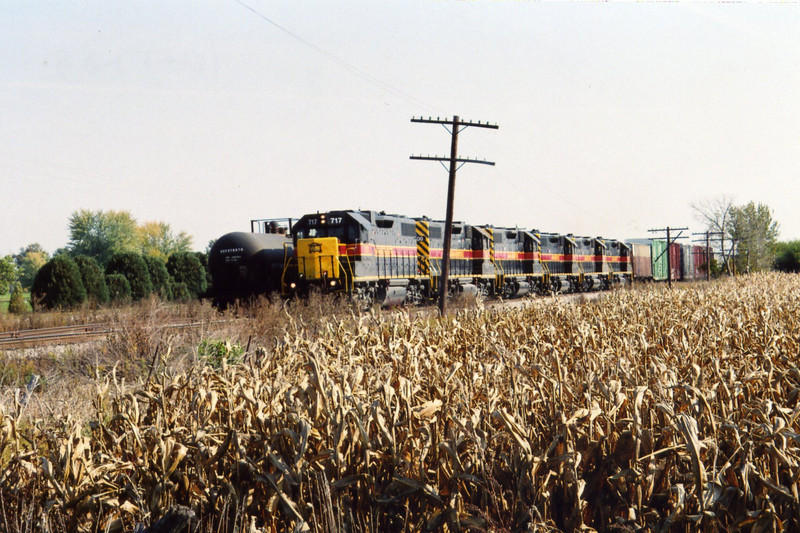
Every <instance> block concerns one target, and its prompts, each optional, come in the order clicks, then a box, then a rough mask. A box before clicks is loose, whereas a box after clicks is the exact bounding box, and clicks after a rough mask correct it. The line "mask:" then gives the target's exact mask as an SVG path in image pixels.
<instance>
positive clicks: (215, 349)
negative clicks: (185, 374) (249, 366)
mask: <svg viewBox="0 0 800 533" xmlns="http://www.w3.org/2000/svg"><path fill="white" fill-rule="evenodd" d="M197 356H198V357H199V358H200V360H202V361H205V362H206V364H208V365H209V366H212V367H214V368H220V367H221V366H222V362H223V361H225V363H226V364H237V363H241V362H242V358H243V357H244V346H242V345H241V344H239V343H238V342H234V343H231V341H229V340H227V341H221V340H211V339H203V340H202V341H201V342H200V345H199V346H198V347H197Z"/></svg>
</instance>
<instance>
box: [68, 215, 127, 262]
mask: <svg viewBox="0 0 800 533" xmlns="http://www.w3.org/2000/svg"><path fill="white" fill-rule="evenodd" d="M69 233H70V240H69V250H70V252H71V253H72V254H73V255H88V256H89V257H94V259H95V260H96V261H97V262H98V263H99V264H100V265H101V266H105V265H107V264H108V262H109V261H110V260H111V256H113V255H114V254H115V253H120V252H130V251H135V250H137V249H138V240H137V235H136V220H135V219H134V218H133V217H132V216H131V214H130V213H128V212H127V211H88V210H85V209H82V210H80V211H76V212H74V213H72V215H70V217H69Z"/></svg>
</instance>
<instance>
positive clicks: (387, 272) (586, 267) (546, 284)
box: [209, 210, 633, 305]
mask: <svg viewBox="0 0 800 533" xmlns="http://www.w3.org/2000/svg"><path fill="white" fill-rule="evenodd" d="M288 227H289V230H288V231H287V232H285V234H283V235H281V236H280V237H281V239H282V240H273V241H270V242H268V241H266V240H264V241H260V240H257V239H255V238H253V237H252V235H253V234H248V233H229V234H227V235H225V236H223V237H222V238H220V240H219V241H217V243H215V245H214V246H213V247H212V249H211V252H210V255H209V268H210V270H211V276H212V285H213V290H214V293H215V299H216V300H217V301H218V302H220V303H225V302H229V301H231V300H233V299H235V298H241V297H244V296H246V295H248V294H247V293H248V288H249V295H250V296H255V295H258V294H262V293H268V292H271V291H277V290H278V288H279V290H280V292H281V293H282V294H283V295H284V296H292V295H302V294H306V293H308V292H309V291H310V290H314V289H316V290H320V291H322V292H327V293H343V294H347V295H350V296H351V297H353V298H354V299H355V300H357V301H360V302H362V303H364V304H371V303H379V304H381V305H400V304H423V303H426V302H430V301H433V300H434V299H435V298H436V296H437V295H438V291H439V287H440V283H441V271H442V252H443V247H444V234H445V223H444V222H443V221H438V220H431V219H428V218H426V217H421V218H410V217H404V216H400V215H391V214H386V213H384V212H376V211H361V210H344V211H329V212H325V213H315V214H309V215H305V216H303V217H301V218H300V219H299V220H297V221H296V222H294V223H291V222H290V224H289V226H288ZM632 264H633V263H632V257H631V247H630V245H628V244H626V243H624V242H622V241H618V240H614V239H603V238H600V237H578V236H574V235H571V234H568V235H561V234H555V233H542V232H539V231H537V230H530V231H529V230H526V229H520V228H506V227H495V226H492V225H480V226H477V225H470V224H465V223H463V222H455V223H454V224H453V228H452V238H451V251H450V275H449V281H448V287H447V290H448V292H449V294H459V293H466V294H474V295H483V296H487V297H502V298H515V297H520V296H524V295H526V294H529V293H537V294H544V293H550V292H580V291H594V290H608V289H610V288H612V287H614V286H615V285H619V284H626V283H630V281H631V279H632V276H633V271H632Z"/></svg>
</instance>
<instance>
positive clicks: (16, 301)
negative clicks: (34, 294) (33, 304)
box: [8, 282, 28, 314]
mask: <svg viewBox="0 0 800 533" xmlns="http://www.w3.org/2000/svg"><path fill="white" fill-rule="evenodd" d="M11 290H12V291H13V292H12V293H11V300H10V301H9V302H8V312H9V313H13V314H22V313H27V312H28V303H27V302H26V301H25V294H23V292H22V284H20V283H19V282H16V283H14V285H13V287H11Z"/></svg>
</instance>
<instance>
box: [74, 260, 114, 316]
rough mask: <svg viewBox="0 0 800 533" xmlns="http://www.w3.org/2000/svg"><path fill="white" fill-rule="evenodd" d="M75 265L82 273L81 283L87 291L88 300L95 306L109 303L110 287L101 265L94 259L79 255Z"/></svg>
mask: <svg viewBox="0 0 800 533" xmlns="http://www.w3.org/2000/svg"><path fill="white" fill-rule="evenodd" d="M75 264H76V265H78V270H80V272H81V281H83V287H84V288H85V289H86V298H87V299H88V300H89V301H91V302H94V303H95V304H99V305H102V304H106V303H108V299H109V297H108V286H107V285H106V278H105V276H104V275H103V271H102V270H100V265H98V264H97V261H95V259H94V258H93V257H89V256H87V255H79V256H77V257H76V258H75Z"/></svg>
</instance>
